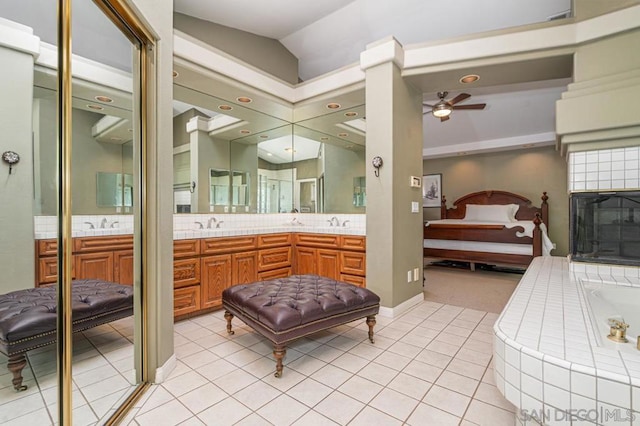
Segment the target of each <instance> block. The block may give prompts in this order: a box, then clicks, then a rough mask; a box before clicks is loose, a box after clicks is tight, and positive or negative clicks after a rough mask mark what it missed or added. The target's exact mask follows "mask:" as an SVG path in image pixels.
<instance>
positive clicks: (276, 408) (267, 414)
mask: <svg viewBox="0 0 640 426" xmlns="http://www.w3.org/2000/svg"><path fill="white" fill-rule="evenodd" d="M307 411H309V407H307V406H306V405H304V404H302V403H300V402H298V401H296V400H295V399H293V398H291V397H290V396H288V395H280V396H279V397H277V398H276V399H274V400H273V401H271V402H268V403H267V404H265V405H264V406H263V407H262V408H260V409H259V410H258V411H257V412H256V413H257V414H259V415H260V416H261V417H264V418H265V419H267V420H268V421H269V422H271V423H273V424H274V425H276V426H289V425H290V424H292V423H293V422H295V421H296V420H298V419H299V418H300V417H302V416H303V415H304V414H305V413H306V412H307Z"/></svg>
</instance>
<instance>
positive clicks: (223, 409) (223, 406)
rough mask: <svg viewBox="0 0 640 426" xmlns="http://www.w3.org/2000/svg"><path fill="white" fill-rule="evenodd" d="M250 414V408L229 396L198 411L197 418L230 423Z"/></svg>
mask: <svg viewBox="0 0 640 426" xmlns="http://www.w3.org/2000/svg"><path fill="white" fill-rule="evenodd" d="M250 414H251V410H250V409H248V408H247V407H245V406H244V405H242V404H241V403H239V402H238V401H236V400H235V399H233V398H231V397H229V398H226V399H223V400H222V401H220V402H218V403H217V404H214V405H212V406H211V407H209V408H207V409H206V410H204V411H203V412H201V413H199V414H198V418H199V419H200V420H202V421H203V422H204V423H205V424H207V425H232V424H234V423H236V422H237V421H239V420H241V419H243V418H245V417H247V416H248V415H250ZM159 424H161V423H159Z"/></svg>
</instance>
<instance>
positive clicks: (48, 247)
mask: <svg viewBox="0 0 640 426" xmlns="http://www.w3.org/2000/svg"><path fill="white" fill-rule="evenodd" d="M37 253H38V256H54V255H56V254H57V253H58V240H57V239H52V240H38V247H37Z"/></svg>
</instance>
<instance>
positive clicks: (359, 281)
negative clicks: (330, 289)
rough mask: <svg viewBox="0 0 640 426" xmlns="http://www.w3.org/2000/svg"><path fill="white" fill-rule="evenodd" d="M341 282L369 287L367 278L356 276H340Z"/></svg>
mask: <svg viewBox="0 0 640 426" xmlns="http://www.w3.org/2000/svg"><path fill="white" fill-rule="evenodd" d="M340 281H344V282H345V283H349V284H353V285H357V286H358V287H366V286H367V279H366V278H365V277H358V276H356V275H348V274H340Z"/></svg>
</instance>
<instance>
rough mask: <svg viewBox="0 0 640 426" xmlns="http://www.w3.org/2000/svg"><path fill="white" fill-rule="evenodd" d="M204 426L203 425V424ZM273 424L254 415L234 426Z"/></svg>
mask: <svg viewBox="0 0 640 426" xmlns="http://www.w3.org/2000/svg"><path fill="white" fill-rule="evenodd" d="M203 424H204V423H203ZM272 425H273V423H271V422H269V421H267V420H265V419H263V418H262V417H260V416H259V415H257V414H256V413H253V414H250V415H248V416H247V417H245V418H244V419H242V420H240V421H239V422H238V423H235V424H234V426H272Z"/></svg>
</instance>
